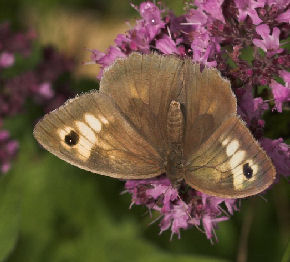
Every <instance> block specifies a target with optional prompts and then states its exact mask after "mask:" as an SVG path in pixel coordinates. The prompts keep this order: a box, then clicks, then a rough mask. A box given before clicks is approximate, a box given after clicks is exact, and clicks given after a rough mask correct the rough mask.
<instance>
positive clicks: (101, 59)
mask: <svg viewBox="0 0 290 262" xmlns="http://www.w3.org/2000/svg"><path fill="white" fill-rule="evenodd" d="M91 52H92V55H91V59H92V60H93V61H94V62H95V63H97V64H100V65H101V66H102V69H101V71H100V72H99V75H98V78H101V76H102V74H103V70H104V68H105V67H107V66H109V65H111V64H112V63H113V62H114V61H115V60H116V59H117V58H119V57H126V55H125V54H124V53H123V52H122V51H121V50H120V49H119V48H118V47H114V46H110V47H109V48H108V49H107V52H106V53H102V52H100V51H98V50H96V49H94V50H92V51H91Z"/></svg>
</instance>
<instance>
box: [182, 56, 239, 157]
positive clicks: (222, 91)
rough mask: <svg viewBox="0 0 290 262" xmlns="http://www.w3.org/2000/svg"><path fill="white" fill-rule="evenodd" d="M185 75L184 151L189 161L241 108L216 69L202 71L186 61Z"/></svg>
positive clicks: (228, 84) (227, 83) (228, 85)
mask: <svg viewBox="0 0 290 262" xmlns="http://www.w3.org/2000/svg"><path fill="white" fill-rule="evenodd" d="M183 75H184V96H185V108H186V125H185V138H184V148H183V152H184V156H185V158H187V157H190V155H191V154H192V153H193V152H196V151H197V150H198V149H199V147H200V146H201V145H202V143H204V142H205V141H206V140H207V139H208V138H209V137H210V136H211V135H212V134H213V133H214V131H215V130H216V129H217V128H218V127H219V126H220V125H221V123H222V122H223V121H224V120H226V119H227V118H228V117H230V116H232V115H234V114H235V113H236V110H237V105H236V98H235V96H234V95H233V93H232V91H231V88H230V83H229V81H227V80H225V79H223V78H222V77H221V76H220V73H219V72H218V71H217V70H216V69H210V68H204V69H203V70H202V72H201V70H200V65H198V64H193V63H192V62H191V61H190V60H186V61H185V65H184V70H183Z"/></svg>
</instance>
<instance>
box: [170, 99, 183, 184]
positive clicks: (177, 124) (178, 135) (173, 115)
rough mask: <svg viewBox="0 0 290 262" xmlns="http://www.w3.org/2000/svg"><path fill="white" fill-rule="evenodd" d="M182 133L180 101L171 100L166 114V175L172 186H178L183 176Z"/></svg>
mask: <svg viewBox="0 0 290 262" xmlns="http://www.w3.org/2000/svg"><path fill="white" fill-rule="evenodd" d="M183 133H184V117H183V114H182V111H181V108H180V103H179V102H176V101H171V103H170V107H169V110H168V114H167V137H168V142H169V146H170V147H169V152H168V155H167V162H166V175H167V177H168V178H169V179H170V181H171V184H172V186H173V187H175V188H177V187H179V185H180V183H181V181H182V180H183V177H184V168H183V161H182V156H183V152H182V138H183Z"/></svg>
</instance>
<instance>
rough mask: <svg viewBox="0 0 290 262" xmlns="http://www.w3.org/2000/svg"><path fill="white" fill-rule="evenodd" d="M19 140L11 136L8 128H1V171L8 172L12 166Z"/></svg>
mask: <svg viewBox="0 0 290 262" xmlns="http://www.w3.org/2000/svg"><path fill="white" fill-rule="evenodd" d="M18 148H19V145H18V142H17V141H15V140H12V139H11V138H10V134H9V132H8V131H7V130H0V172H1V173H3V174H4V173H7V172H8V171H9V169H10V167H11V161H12V159H13V158H14V157H15V155H16V153H17V151H18Z"/></svg>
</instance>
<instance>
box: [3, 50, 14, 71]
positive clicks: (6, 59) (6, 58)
mask: <svg viewBox="0 0 290 262" xmlns="http://www.w3.org/2000/svg"><path fill="white" fill-rule="evenodd" d="M13 64H14V55H13V54H11V53H9V52H3V53H1V54H0V68H1V67H3V68H7V67H10V66H12V65H13Z"/></svg>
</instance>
